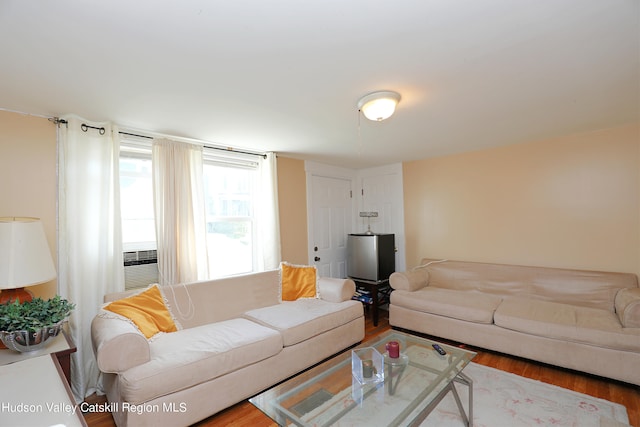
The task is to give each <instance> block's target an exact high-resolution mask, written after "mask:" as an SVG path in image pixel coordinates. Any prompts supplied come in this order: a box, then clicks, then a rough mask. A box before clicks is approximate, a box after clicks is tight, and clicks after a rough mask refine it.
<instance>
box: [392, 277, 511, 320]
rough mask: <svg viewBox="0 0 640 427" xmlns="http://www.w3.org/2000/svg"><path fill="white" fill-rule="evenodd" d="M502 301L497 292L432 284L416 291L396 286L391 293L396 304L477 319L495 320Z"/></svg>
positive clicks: (445, 314) (431, 312)
mask: <svg viewBox="0 0 640 427" xmlns="http://www.w3.org/2000/svg"><path fill="white" fill-rule="evenodd" d="M501 301H502V298H501V297H499V296H496V295H487V294H482V293H479V292H472V291H455V290H451V289H442V288H432V287H430V286H427V287H426V288H422V289H419V290H417V291H413V292H410V291H403V290H395V291H393V292H392V293H391V303H392V304H394V305H397V306H400V307H404V308H408V309H411V310H415V311H421V312H423V313H430V314H437V315H440V316H446V317H452V318H454V319H460V320H466V321H469V322H474V323H488V324H491V323H493V312H494V311H495V310H496V308H497V307H498V305H499V304H500V302H501Z"/></svg>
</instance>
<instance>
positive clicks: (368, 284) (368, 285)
mask: <svg viewBox="0 0 640 427" xmlns="http://www.w3.org/2000/svg"><path fill="white" fill-rule="evenodd" d="M350 279H351V280H353V281H354V282H355V284H356V287H360V288H364V289H366V290H367V291H369V294H370V295H371V303H370V304H371V316H372V318H373V326H378V317H379V316H378V307H379V306H380V298H379V295H378V294H379V292H380V291H381V290H382V289H386V288H388V287H389V279H386V280H379V281H373V280H362V279H355V278H353V277H350ZM363 302H364V301H363Z"/></svg>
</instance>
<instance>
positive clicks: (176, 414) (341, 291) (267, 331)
mask: <svg viewBox="0 0 640 427" xmlns="http://www.w3.org/2000/svg"><path fill="white" fill-rule="evenodd" d="M319 290H320V298H319V299H300V300H297V301H292V302H280V301H279V300H280V297H279V271H278V270H275V271H267V272H262V273H254V274H248V275H244V276H236V277H231V278H225V279H219V280H212V281H205V282H198V283H191V284H187V285H176V286H171V287H164V288H163V293H164V295H165V298H166V299H167V301H168V305H169V307H170V308H171V311H172V314H173V315H174V316H175V318H176V320H177V321H178V322H179V323H180V324H181V326H182V329H181V330H179V331H178V332H172V333H164V334H160V335H156V336H155V337H153V339H151V340H147V339H146V338H145V337H144V336H143V335H142V334H141V333H140V332H139V331H138V330H137V329H136V328H135V327H134V326H133V325H132V324H130V323H129V322H127V321H123V320H121V319H116V318H114V317H113V316H106V317H105V316H102V315H101V314H99V315H98V316H97V317H95V318H94V320H93V322H92V327H91V333H92V341H93V346H94V352H95V355H96V360H97V364H98V367H99V368H100V370H101V371H102V372H103V386H104V389H105V392H106V395H107V399H108V401H109V403H110V408H108V409H110V410H112V413H113V417H114V419H115V422H116V424H117V425H118V426H120V427H122V426H159V425H161V426H186V425H190V424H193V423H195V422H197V421H199V420H202V419H204V418H206V417H208V416H210V415H212V414H215V413H216V412H218V411H220V410H222V409H225V408H227V407H229V406H231V405H233V404H235V403H237V402H240V401H242V400H244V399H246V398H248V397H250V396H252V395H254V394H256V393H258V392H260V391H262V390H264V389H266V388H268V387H270V386H272V385H274V384H276V383H278V382H280V381H282V380H284V379H286V378H288V377H290V376H292V375H294V374H296V373H298V372H300V371H301V370H304V369H305V368H308V367H310V366H312V365H313V364H315V363H317V362H320V361H321V360H323V359H325V358H327V357H329V356H331V355H333V354H335V353H337V352H340V351H342V350H344V349H346V348H347V347H349V346H351V345H353V344H356V343H358V342H360V341H362V339H363V338H364V317H363V309H362V304H361V303H359V302H357V301H351V296H352V295H353V292H354V291H355V284H354V283H353V281H351V280H344V279H328V278H320V279H319ZM127 295H128V294H126V293H121V294H112V295H107V296H106V297H105V302H108V301H113V300H116V299H119V298H122V297H123V296H127Z"/></svg>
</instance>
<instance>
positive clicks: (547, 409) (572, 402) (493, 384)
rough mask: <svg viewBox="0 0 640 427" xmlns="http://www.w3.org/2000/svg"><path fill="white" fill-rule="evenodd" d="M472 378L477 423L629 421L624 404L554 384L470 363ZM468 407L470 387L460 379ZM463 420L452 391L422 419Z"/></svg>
mask: <svg viewBox="0 0 640 427" xmlns="http://www.w3.org/2000/svg"><path fill="white" fill-rule="evenodd" d="M464 373H465V374H466V375H467V376H469V377H471V378H472V379H473V400H474V404H473V411H474V413H473V418H474V420H473V425H474V427H520V426H523V427H525V426H536V427H539V426H554V427H558V426H562V427H564V426H571V427H591V426H593V427H605V426H606V427H613V426H616V427H617V426H626V425H628V423H629V418H628V416H627V409H626V408H625V407H624V406H623V405H620V404H617V403H613V402H609V401H607V400H603V399H598V398H595V397H591V396H588V395H586V394H581V393H576V392H574V391H571V390H567V389H564V388H561V387H557V386H554V385H550V384H546V383H543V382H540V381H535V380H531V379H528V378H524V377H520V376H518V375H514V374H510V373H508V372H504V371H500V370H497V369H493V368H489V367H486V366H482V365H478V364H476V363H470V364H469V365H468V366H467V367H466V368H465V369H464ZM456 389H457V390H458V394H459V395H460V399H461V400H462V403H463V405H464V406H465V408H466V407H467V402H468V401H469V398H468V394H467V387H466V386H464V385H462V384H458V383H456ZM462 425H463V424H462V418H461V416H460V412H459V411H458V406H457V405H456V403H455V400H454V398H453V396H452V395H451V393H449V394H448V395H447V396H446V397H445V398H444V400H442V402H440V404H439V405H438V406H437V408H436V409H435V410H434V411H433V412H432V413H431V414H430V415H429V416H428V417H427V419H426V420H425V421H424V422H423V423H422V426H423V427H449V426H451V427H460V426H462Z"/></svg>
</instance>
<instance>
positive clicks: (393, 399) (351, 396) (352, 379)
mask: <svg viewBox="0 0 640 427" xmlns="http://www.w3.org/2000/svg"><path fill="white" fill-rule="evenodd" d="M390 341H397V342H399V343H400V352H401V353H400V357H398V358H390V357H389V355H388V353H387V351H386V344H387V343H388V342H390ZM433 344H436V342H435V341H430V340H428V339H424V338H420V337H416V336H413V335H409V334H405V333H403V332H398V331H390V332H387V333H385V334H383V335H381V336H380V337H378V338H377V339H375V340H373V341H368V342H366V343H364V344H362V345H361V346H359V347H357V348H355V349H353V350H352V351H346V352H344V353H342V354H340V355H337V356H335V357H333V358H331V359H329V360H328V361H326V362H324V363H323V364H321V365H318V366H316V367H314V368H312V369H310V370H308V371H306V372H303V373H302V374H300V375H297V376H295V377H293V378H291V379H289V380H287V381H285V382H283V383H281V384H279V385H277V386H275V387H273V388H271V389H269V390H267V391H265V392H264V393H261V394H259V395H257V396H255V397H253V398H251V399H249V401H250V402H251V403H252V404H253V405H254V406H256V407H257V408H258V409H260V410H261V411H262V412H264V413H265V414H266V415H267V416H269V417H270V418H271V419H272V420H274V421H275V422H276V423H278V424H279V425H281V426H289V425H293V426H360V425H367V426H385V427H386V426H413V425H420V423H422V421H424V420H425V418H426V417H427V416H428V415H429V414H430V413H431V411H432V410H433V409H434V408H435V407H436V406H437V405H438V403H439V402H440V401H441V400H442V399H443V398H444V397H445V396H446V394H447V393H449V392H451V393H452V394H453V397H454V398H455V400H456V403H457V405H458V409H459V410H460V414H461V416H462V419H463V421H464V423H465V425H467V426H471V425H472V422H473V383H472V381H471V379H470V378H468V377H467V376H466V375H464V373H463V372H462V370H463V369H464V368H465V366H467V364H468V363H469V362H470V361H471V359H473V358H474V357H475V355H476V353H474V352H471V351H467V350H463V349H460V348H457V347H451V346H447V345H445V344H439V345H440V346H441V347H442V348H443V349H444V350H445V352H446V354H445V355H441V354H439V353H438V352H437V351H436V350H435V349H434V348H433V347H432V345H433ZM371 348H373V349H375V350H376V351H377V353H376V352H373V353H372V349H371ZM354 351H355V353H354ZM365 352H366V353H365ZM378 353H379V354H380V355H381V358H378ZM354 354H356V355H358V354H375V355H374V358H375V359H376V360H378V361H379V362H380V364H379V365H378V366H381V365H384V368H383V369H380V371H384V373H382V372H379V371H378V370H377V369H376V368H375V367H374V368H373V372H374V373H375V374H376V375H373V376H371V374H370V373H369V375H370V378H362V368H361V367H359V366H356V365H357V364H358V363H362V362H359V359H358V358H356V357H354ZM367 357H368V356H367ZM367 366H369V365H367ZM356 368H358V369H356ZM354 371H358V372H356V374H355V375H354ZM370 371H371V368H369V370H368V371H367V372H370ZM454 382H458V383H461V384H464V385H465V386H466V387H468V389H469V402H468V411H465V409H464V405H463V404H462V401H461V400H460V397H459V396H458V393H457V391H456V388H455V386H454Z"/></svg>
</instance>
